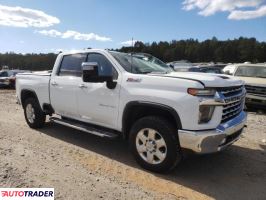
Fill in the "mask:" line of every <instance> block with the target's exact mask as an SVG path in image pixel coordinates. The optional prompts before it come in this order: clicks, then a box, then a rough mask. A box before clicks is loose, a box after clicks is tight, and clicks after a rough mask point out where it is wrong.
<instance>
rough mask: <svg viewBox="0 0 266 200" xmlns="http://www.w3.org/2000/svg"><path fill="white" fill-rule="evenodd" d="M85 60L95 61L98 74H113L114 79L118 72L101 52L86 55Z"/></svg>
mask: <svg viewBox="0 0 266 200" xmlns="http://www.w3.org/2000/svg"><path fill="white" fill-rule="evenodd" d="M87 62H97V63H98V65H99V75H102V76H105V75H107V76H108V75H110V74H113V77H114V79H117V77H118V73H117V71H116V70H115V69H114V67H113V65H112V64H111V63H110V61H109V60H108V59H107V58H106V57H105V56H104V55H101V54H98V53H91V54H89V55H88V60H87Z"/></svg>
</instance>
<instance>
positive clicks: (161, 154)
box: [129, 116, 182, 172]
mask: <svg viewBox="0 0 266 200" xmlns="http://www.w3.org/2000/svg"><path fill="white" fill-rule="evenodd" d="M129 139H130V141H129V142H130V147H131V150H132V152H133V154H134V156H135V159H136V161H137V162H138V163H139V164H140V165H141V166H142V167H143V168H145V169H148V170H151V171H154V172H167V171H169V170H171V169H173V168H174V167H175V166H176V165H177V163H178V162H179V161H180V160H181V158H182V154H181V149H180V145H179V141H178V136H177V130H176V128H175V127H174V126H173V125H172V124H171V123H169V122H168V121H167V120H165V119H164V118H161V117H155V116H149V117H144V118H141V119H139V120H138V121H137V122H136V123H135V124H134V125H133V127H132V129H131V131H130V138H129Z"/></svg>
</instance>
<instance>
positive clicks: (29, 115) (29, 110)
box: [24, 98, 46, 129]
mask: <svg viewBox="0 0 266 200" xmlns="http://www.w3.org/2000/svg"><path fill="white" fill-rule="evenodd" d="M24 116H25V119H26V122H27V124H28V125H29V126H30V127H31V128H35V129H36V128H41V127H43V125H44V123H45V118H46V115H45V114H44V112H43V111H42V109H41V107H40V105H39V102H38V100H36V99H35V98H28V99H26V101H25V104H24Z"/></svg>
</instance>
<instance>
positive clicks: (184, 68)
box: [167, 60, 200, 72]
mask: <svg viewBox="0 0 266 200" xmlns="http://www.w3.org/2000/svg"><path fill="white" fill-rule="evenodd" d="M167 65H168V66H170V67H172V68H173V69H174V70H175V71H176V72H200V70H199V68H198V66H194V65H193V64H192V63H191V62H189V61H186V60H180V61H174V62H170V63H167Z"/></svg>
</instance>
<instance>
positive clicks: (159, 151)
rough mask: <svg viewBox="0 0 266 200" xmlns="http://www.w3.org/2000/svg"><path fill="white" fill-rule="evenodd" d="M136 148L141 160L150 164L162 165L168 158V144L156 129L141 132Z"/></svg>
mask: <svg viewBox="0 0 266 200" xmlns="http://www.w3.org/2000/svg"><path fill="white" fill-rule="evenodd" d="M136 147H137V151H138V153H139V155H140V156H141V158H142V159H143V160H145V161H146V162H148V163H149V164H160V163H162V162H163V161H164V159H165V158H166V154H167V146H166V142H165V140H164V138H163V137H162V136H161V134H160V133H158V132H157V131H156V130H154V129H150V128H145V129H142V130H140V131H139V132H138V134H137V137H136Z"/></svg>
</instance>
